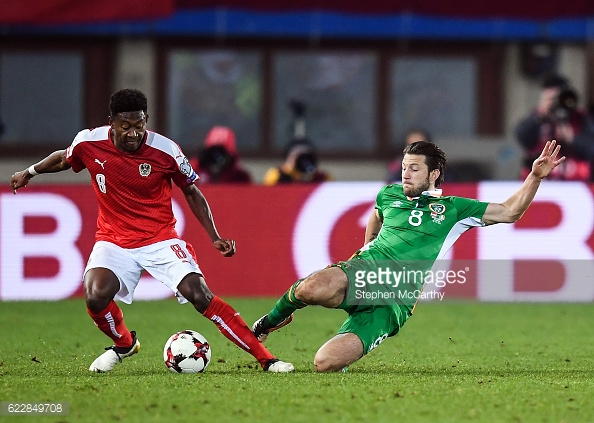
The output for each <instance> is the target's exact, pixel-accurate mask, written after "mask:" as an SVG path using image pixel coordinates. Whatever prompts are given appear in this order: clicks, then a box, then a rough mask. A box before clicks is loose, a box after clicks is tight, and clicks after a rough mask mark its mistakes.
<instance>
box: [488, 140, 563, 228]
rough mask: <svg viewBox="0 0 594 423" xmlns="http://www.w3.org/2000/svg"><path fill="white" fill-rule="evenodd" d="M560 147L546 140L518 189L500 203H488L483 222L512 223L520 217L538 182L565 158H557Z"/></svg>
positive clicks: (535, 190) (530, 201)
mask: <svg viewBox="0 0 594 423" xmlns="http://www.w3.org/2000/svg"><path fill="white" fill-rule="evenodd" d="M560 148H561V147H560V146H558V145H556V142H555V141H549V142H547V143H546V145H545V147H544V149H543V151H542V153H541V154H540V156H539V157H538V158H537V159H536V160H535V161H534V163H533V164H532V171H531V172H530V174H529V175H528V176H527V177H526V180H524V183H523V184H522V186H521V187H520V189H519V190H518V191H516V192H515V193H514V194H513V195H512V196H511V197H509V198H508V199H507V200H506V201H505V202H503V203H501V204H499V203H489V205H488V206H487V209H486V210H485V214H484V215H483V222H485V224H487V225H492V224H494V223H513V222H515V221H517V220H518V219H520V218H521V217H522V215H523V214H524V212H525V211H526V210H528V207H529V206H530V204H531V203H532V200H534V196H535V195H536V192H537V191H538V187H539V186H540V182H541V181H542V180H543V179H544V178H546V177H547V176H548V175H549V174H550V173H551V172H552V171H553V169H555V168H556V167H557V166H558V165H559V164H561V163H562V162H563V161H564V160H565V156H563V157H561V158H559V159H557V155H558V154H559V150H560Z"/></svg>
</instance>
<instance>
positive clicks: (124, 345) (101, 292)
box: [84, 268, 140, 372]
mask: <svg viewBox="0 0 594 423" xmlns="http://www.w3.org/2000/svg"><path fill="white" fill-rule="evenodd" d="M84 288H85V299H86V303H87V312H88V314H89V316H91V318H92V319H93V322H95V325H96V326H97V327H98V328H99V329H100V330H101V331H102V332H103V333H104V334H105V335H107V336H108V337H110V338H111V339H112V340H113V342H114V344H115V345H113V346H111V347H108V348H106V351H105V352H104V353H103V354H101V355H100V356H99V357H97V358H96V359H95V361H93V363H92V364H91V366H90V367H89V370H91V371H94V372H108V371H110V370H112V369H113V368H114V367H115V365H116V364H118V363H120V362H121V361H122V359H123V358H126V357H130V356H131V355H134V354H136V353H137V352H138V351H140V342H139V341H138V339H137V338H136V332H134V331H129V330H128V328H127V327H126V325H125V323H124V314H123V313H122V310H121V309H120V308H119V307H118V305H117V304H116V303H115V301H113V297H114V296H115V294H116V293H117V291H118V290H119V288H120V283H119V280H118V279H117V277H116V276H115V274H113V272H111V271H110V270H108V269H105V268H95V269H90V270H89V271H88V272H87V273H86V274H85V283H84Z"/></svg>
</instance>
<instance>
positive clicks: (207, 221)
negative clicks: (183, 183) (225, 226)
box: [183, 185, 220, 242]
mask: <svg viewBox="0 0 594 423" xmlns="http://www.w3.org/2000/svg"><path fill="white" fill-rule="evenodd" d="M183 192H184V195H185V197H186V201H187V202H188V205H189V206H190V210H192V213H193V214H194V216H196V218H197V219H198V222H200V224H201V225H202V227H203V228H204V230H205V231H206V233H207V235H208V237H209V238H210V240H211V241H212V242H215V241H216V240H217V239H220V236H219V233H218V232H217V228H216V227H215V224H214V219H213V217H212V212H211V211H210V206H209V205H208V201H206V198H205V197H204V195H203V194H202V192H201V191H200V190H199V189H198V188H197V187H196V186H195V185H190V186H189V187H186V188H185V189H184V190H183Z"/></svg>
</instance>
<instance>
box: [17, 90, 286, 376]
mask: <svg viewBox="0 0 594 423" xmlns="http://www.w3.org/2000/svg"><path fill="white" fill-rule="evenodd" d="M147 108H148V107H147V99H146V96H145V95H144V94H143V93H142V92H140V91H138V90H132V89H123V90H120V91H117V92H116V93H114V94H113V95H112V96H111V98H110V103H109V111H110V116H109V120H108V123H109V125H106V126H102V127H99V128H94V129H86V130H83V131H81V132H79V133H78V134H77V136H76V137H75V138H74V141H73V142H72V144H71V145H70V147H68V148H67V149H66V150H59V151H56V152H54V153H52V154H50V155H49V156H47V157H46V158H45V159H43V160H41V161H40V162H39V163H36V164H35V165H32V166H30V167H29V168H28V169H25V170H22V171H20V172H17V173H15V174H14V175H12V181H11V186H12V189H13V192H14V193H15V194H16V192H17V190H18V189H19V188H23V187H25V186H26V185H27V184H28V183H29V181H30V180H31V178H33V177H34V176H36V175H38V174H41V173H54V172H60V171H64V170H67V169H70V168H72V169H73V170H74V171H75V172H80V171H81V170H83V169H85V168H86V169H87V170H88V172H89V174H90V176H91V180H92V183H93V188H94V190H95V195H96V197H97V201H98V203H99V216H98V219H97V233H96V238H95V245H94V247H93V251H92V252H91V255H90V257H89V260H88V263H87V266H86V269H85V272H84V293H85V300H86V304H87V311H88V313H89V315H90V316H91V318H92V319H93V321H94V322H95V324H96V325H97V327H98V328H99V329H100V330H101V331H102V332H103V333H105V334H106V335H107V336H108V337H110V338H111V339H112V340H113V342H114V344H115V345H113V346H111V347H109V348H107V349H106V352H104V353H103V354H102V355H100V356H99V357H97V359H96V360H95V361H94V362H93V363H92V364H91V367H90V368H89V370H91V371H95V372H107V371H110V370H112V369H113V368H114V366H115V365H116V364H117V363H119V362H121V361H122V359H123V358H126V357H130V356H131V355H133V354H136V353H137V352H138V351H139V350H140V342H139V341H138V339H137V338H136V333H135V332H134V331H129V330H128V328H127V327H126V325H125V323H124V318H123V315H122V311H121V309H120V308H119V306H118V305H117V304H116V302H115V301H114V298H115V299H119V300H122V301H123V302H125V303H128V304H129V303H131V302H132V299H133V294H134V289H135V288H136V285H137V284H138V282H139V280H140V276H141V273H142V271H143V270H146V271H147V272H148V273H150V274H151V275H152V276H154V277H155V278H156V279H158V280H160V281H161V282H162V283H163V284H165V285H166V286H168V287H169V288H171V289H172V290H173V292H174V293H175V295H176V296H177V298H178V300H179V302H180V303H185V302H187V301H189V302H190V303H192V304H193V305H194V308H196V310H198V312H200V313H202V315H204V316H205V317H207V318H208V319H210V320H212V321H213V322H214V324H215V325H216V326H217V327H218V329H219V331H220V332H221V333H222V334H223V335H225V337H227V338H228V339H229V340H231V341H232V342H233V343H235V344H236V345H237V346H238V347H240V348H242V349H243V350H245V351H247V352H248V353H250V354H252V355H253V356H254V357H255V358H256V360H258V362H259V363H260V365H261V366H262V368H263V369H264V370H265V371H269V372H275V373H286V372H291V371H293V365H292V364H291V363H285V362H283V361H280V360H278V359H277V358H275V357H274V356H273V355H272V354H271V353H270V352H269V351H268V350H267V349H266V348H265V347H264V346H263V345H262V344H261V343H260V342H259V341H258V340H257V339H256V338H255V337H254V335H253V334H252V332H251V330H250V328H248V326H247V325H246V324H245V322H244V320H243V319H242V318H241V317H240V316H239V313H237V312H236V311H235V310H234V309H233V308H232V307H231V306H230V305H229V304H227V303H226V302H225V301H223V300H221V299H220V298H219V297H217V296H215V295H214V294H213V293H212V292H211V291H210V289H209V288H208V286H207V284H206V281H205V280H204V276H203V275H202V272H201V270H200V268H199V267H198V265H197V263H196V261H195V254H194V251H193V249H192V246H191V245H190V244H187V243H186V242H185V241H183V240H182V239H180V238H179V237H178V234H177V232H176V230H175V222H176V221H175V218H174V216H173V211H172V207H171V186H172V184H171V181H173V182H174V183H175V185H177V186H178V187H179V188H180V189H181V190H182V192H183V193H184V195H185V198H186V201H187V202H188V205H189V206H190V209H191V210H192V213H193V214H194V215H195V216H196V218H197V219H198V221H199V222H200V224H201V225H202V227H203V228H204V230H205V231H206V233H207V234H208V236H209V237H210V239H211V240H212V244H213V246H214V248H216V249H217V250H219V251H220V252H221V254H222V255H223V256H225V257H231V256H233V255H234V254H235V241H233V240H232V239H225V238H221V237H220V235H219V233H218V231H217V229H216V227H215V224H214V220H213V217H212V214H211V211H210V208H209V206H208V202H207V201H206V199H205V197H204V196H203V194H202V193H201V191H200V190H199V189H198V188H197V187H196V185H195V184H194V182H196V181H197V180H198V179H199V177H198V175H197V174H196V172H195V171H194V170H193V169H192V166H190V164H189V162H188V159H187V158H186V156H185V155H184V154H183V152H182V150H181V149H180V147H179V145H177V144H176V143H175V142H174V141H172V140H170V139H168V138H166V137H164V136H162V135H159V134H157V133H155V132H152V131H149V130H147V129H146V124H147V121H148V114H147Z"/></svg>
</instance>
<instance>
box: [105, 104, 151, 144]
mask: <svg viewBox="0 0 594 423" xmlns="http://www.w3.org/2000/svg"><path fill="white" fill-rule="evenodd" d="M147 120H148V115H147V114H145V113H144V112H143V111H139V112H123V113H118V114H117V115H116V116H115V118H112V117H110V118H109V124H110V126H111V139H112V141H113V144H114V145H115V146H116V148H117V149H118V150H120V151H125V152H133V151H136V150H138V149H139V148H140V145H141V144H142V140H143V138H144V134H145V133H146V122H147Z"/></svg>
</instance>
